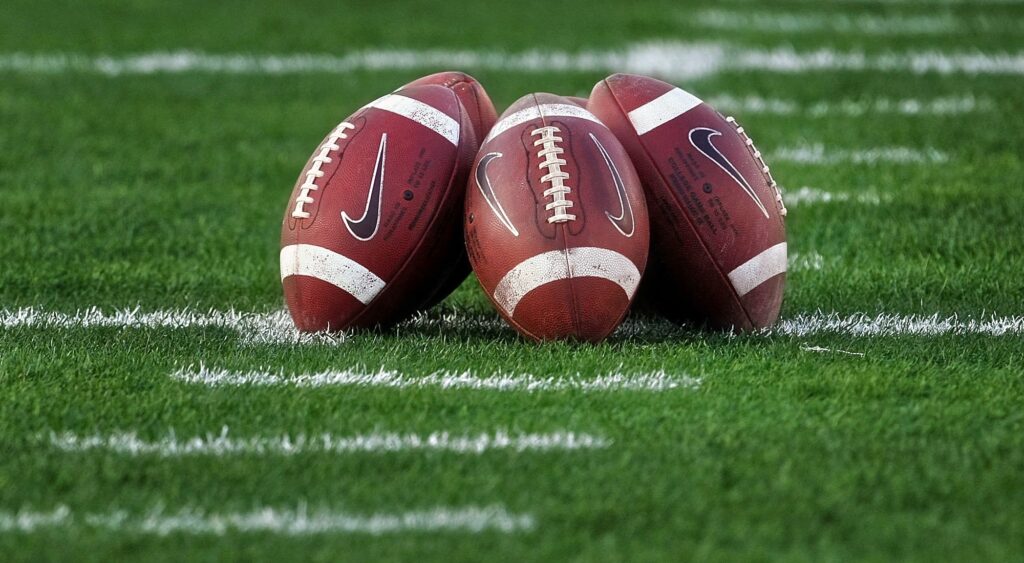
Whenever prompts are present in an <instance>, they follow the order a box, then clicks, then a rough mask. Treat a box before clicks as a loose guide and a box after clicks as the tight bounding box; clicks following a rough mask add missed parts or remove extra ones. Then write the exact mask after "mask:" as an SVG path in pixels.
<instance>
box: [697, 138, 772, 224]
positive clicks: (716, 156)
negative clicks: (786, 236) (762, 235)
mask: <svg viewBox="0 0 1024 563" xmlns="http://www.w3.org/2000/svg"><path fill="white" fill-rule="evenodd" d="M721 134H722V133H721V131H715V130H714V129H708V128H707V127H696V128H694V129H690V144H692V145H693V146H694V148H696V149H697V150H699V151H700V152H701V154H703V155H704V156H706V157H708V158H709V159H711V160H712V162H714V163H715V164H717V165H718V167H719V168H721V169H722V170H725V173H726V174H728V175H729V176H732V179H733V180H736V183H737V184H739V185H740V187H741V188H743V191H745V192H747V195H748V196H750V199H752V200H754V203H755V204H757V207H758V208H760V209H761V213H764V217H765V219H767V218H768V210H767V209H765V207H764V204H763V203H761V199H760V198H759V197H757V194H756V193H754V188H751V187H750V184H749V183H748V182H747V179H746V178H744V177H743V175H742V174H740V172H739V170H736V167H735V166H733V165H732V163H731V162H729V159H728V158H725V155H724V154H722V152H721V151H719V150H718V148H717V147H715V145H714V144H712V142H711V137H715V136H718V135H721Z"/></svg>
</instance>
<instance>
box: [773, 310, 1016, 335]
mask: <svg viewBox="0 0 1024 563" xmlns="http://www.w3.org/2000/svg"><path fill="white" fill-rule="evenodd" d="M763 333H765V334H782V335H786V336H808V335H812V334H843V335H848V336H942V335H970V334H979V335H988V336H1013V335H1019V334H1024V317H1019V316H1014V317H996V316H991V317H987V318H980V319H971V318H965V319H961V318H960V317H958V316H956V315H953V316H940V315H937V314H936V315H895V314H889V313H882V314H878V315H874V316H872V315H868V314H866V313H855V314H852V315H845V316H844V315H839V314H836V313H831V314H823V313H816V314H812V315H806V314H801V315H797V316H795V317H791V318H788V319H783V320H782V321H780V322H779V323H778V324H777V325H775V326H774V327H771V328H768V329H765V330H764V331H763Z"/></svg>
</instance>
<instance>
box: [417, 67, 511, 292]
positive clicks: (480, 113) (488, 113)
mask: <svg viewBox="0 0 1024 563" xmlns="http://www.w3.org/2000/svg"><path fill="white" fill-rule="evenodd" d="M425 84H436V85H438V86H444V87H445V88H448V89H450V90H451V91H452V92H455V95H456V96H458V98H459V101H460V102H462V108H463V109H464V110H465V111H466V115H467V116H468V117H469V122H470V123H471V124H472V125H473V133H474V138H475V139H476V142H477V143H479V142H480V140H481V139H483V137H484V135H486V134H487V132H488V131H490V130H491V127H493V126H494V122H495V121H497V119H498V112H497V111H495V109H494V103H493V102H491V98H490V96H488V95H487V91H486V90H484V87H483V86H482V85H481V84H480V82H479V81H477V80H476V79H475V78H473V77H472V76H470V75H468V74H466V73H464V72H458V71H446V72H438V73H435V74H431V75H428V76H424V77H423V78H419V79H416V80H414V81H412V82H410V83H408V84H406V85H405V86H403V88H408V87H410V86H421V85H425ZM475 153H476V151H475V149H474V154H475ZM471 164H472V163H469V162H467V163H466V166H469V165H471ZM469 272H470V265H469V260H467V259H466V254H465V253H464V252H463V253H461V254H460V255H459V257H458V259H457V261H456V262H453V263H452V264H450V265H449V267H448V268H447V269H446V272H445V276H446V279H445V280H444V281H442V282H441V283H440V284H439V285H438V288H437V290H436V291H435V292H434V295H432V296H430V297H429V298H428V299H427V300H426V301H425V302H423V303H422V304H420V305H418V306H417V307H416V308H415V310H423V309H429V308H431V307H433V306H434V305H437V304H438V303H440V302H441V301H443V300H444V298H445V297H448V295H450V294H451V292H453V291H455V290H456V289H458V287H459V286H460V285H462V282H463V281H465V279H466V277H467V276H469ZM415 310H414V311H413V312H415Z"/></svg>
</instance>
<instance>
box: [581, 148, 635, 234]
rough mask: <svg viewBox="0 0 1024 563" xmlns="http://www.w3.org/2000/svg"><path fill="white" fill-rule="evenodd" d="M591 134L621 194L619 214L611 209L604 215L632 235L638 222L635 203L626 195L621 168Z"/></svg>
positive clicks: (616, 227)
mask: <svg viewBox="0 0 1024 563" xmlns="http://www.w3.org/2000/svg"><path fill="white" fill-rule="evenodd" d="M589 135H590V140H592V141H594V144H595V145H597V150H599V151H601V156H603V157H604V163H605V164H606V165H608V172H611V175H612V181H613V182H614V183H615V192H616V193H618V194H619V214H618V215H612V212H611V211H605V212H604V215H605V217H607V218H608V220H609V221H611V222H612V226H613V227H615V229H616V230H618V231H619V232H620V233H622V235H623V236H626V237H631V236H633V231H634V230H635V229H636V224H635V223H634V221H633V204H631V203H630V202H629V196H628V195H626V185H625V184H624V183H623V182H622V176H621V175H620V174H619V169H618V168H616V167H615V163H614V162H612V157H611V156H609V155H608V151H607V150H605V148H604V145H602V144H601V141H598V140H597V137H595V136H594V134H593V133H590V134H589Z"/></svg>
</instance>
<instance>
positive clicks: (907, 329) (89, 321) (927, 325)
mask: <svg viewBox="0 0 1024 563" xmlns="http://www.w3.org/2000/svg"><path fill="white" fill-rule="evenodd" d="M824 264H825V259H824V258H823V257H821V255H820V254H817V253H814V252H812V253H807V254H799V253H794V254H793V255H791V256H790V257H789V268H790V269H791V270H801V269H821V268H822V267H823V266H824ZM644 322H646V321H638V320H633V319H628V320H627V321H626V323H624V324H623V327H622V329H621V330H620V332H619V334H622V335H624V336H629V335H636V334H642V333H643V332H644V331H643V323H644ZM97 326H99V327H113V328H121V329H133V328H172V329H179V330H180V329H188V328H195V327H216V328H224V329H230V330H233V331H236V332H237V333H238V334H239V336H240V338H241V340H242V341H243V342H244V343H250V344H280V343H298V344H310V343H312V344H342V343H344V341H345V340H344V338H343V337H335V336H331V335H328V334H324V333H317V334H311V335H299V334H298V333H297V331H296V330H295V328H294V327H293V326H292V324H291V319H289V318H288V314H287V313H286V312H284V311H278V312H274V313H241V312H237V311H227V312H224V311H209V312H207V313H198V312H196V311H191V310H187V309H185V310H180V309H178V310H176V309H171V310H164V311H153V312H148V313H141V312H139V311H138V310H134V309H131V310H129V309H124V310H121V311H117V312H114V313H111V314H105V313H102V312H100V311H99V310H97V309H90V310H87V311H85V312H79V313H73V314H66V313H55V312H46V311H39V310H36V309H31V308H30V309H16V310H0V329H10V328H18V327H41V328H56V329H76V328H90V327H97ZM401 327H402V328H407V329H428V328H429V329H438V330H444V331H448V332H452V331H467V332H472V331H477V332H479V331H494V330H505V331H509V332H511V329H510V328H508V326H507V325H506V324H505V323H504V322H503V321H502V320H501V319H500V318H498V317H497V316H496V315H465V314H461V313H449V314H445V315H441V316H428V315H418V316H416V317H414V318H412V319H410V320H408V321H406V322H405V323H403V324H402V325H401ZM767 332H768V333H772V332H774V333H778V334H794V335H802V334H812V333H817V332H833V333H838V334H847V335H850V336H896V335H904V334H917V335H926V336H931V335H942V334H988V335H992V336H1001V335H1016V334H1024V317H1022V316H1002V317H999V316H995V315H991V316H988V317H984V318H980V319H972V318H964V319H961V318H960V317H958V316H952V317H942V316H939V315H937V314H936V315H898V314H890V313H881V314H878V315H874V316H871V315H868V314H865V313H857V314H853V315H847V316H842V315H839V314H836V313H823V312H818V313H813V314H802V315H797V316H795V317H791V318H789V319H785V320H783V321H781V323H780V324H779V325H776V327H774V328H772V329H768V331H767ZM173 376H174V377H175V378H177V379H179V380H181V381H184V382H187V383H195V384H203V385H226V386H237V385H288V386H295V387H321V386H334V385H357V386H358V385H363V386H376V387H395V388H417V387H422V388H441V389H493V390H499V391H552V390H555V391H557V390H581V391H603V390H605V391H617V390H638V391H644V390H646V391H664V390H668V389H674V388H678V387H691V388H692V387H698V386H699V385H700V379H697V378H692V377H689V376H685V375H669V374H667V373H665V372H663V371H657V372H653V373H647V374H632V375H630V374H622V373H612V374H608V375H602V376H595V377H583V376H582V375H580V374H576V375H566V376H545V377H542V376H534V375H530V374H519V375H514V374H508V375H503V374H494V375H491V376H483V377H480V376H476V375H474V374H472V373H470V372H463V373H459V372H438V373H434V374H430V375H426V376H421V377H417V376H410V375H405V374H401V373H399V372H393V371H387V370H383V369H382V370H380V371H377V372H372V371H369V372H364V371H361V370H342V371H325V372H321V373H314V374H297V375H285V374H284V373H283V372H269V371H252V372H236V371H230V370H217V369H208V368H206V367H204V366H200V367H199V369H194V368H191V367H189V368H183V369H180V370H177V371H176V372H175V373H174V374H173Z"/></svg>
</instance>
